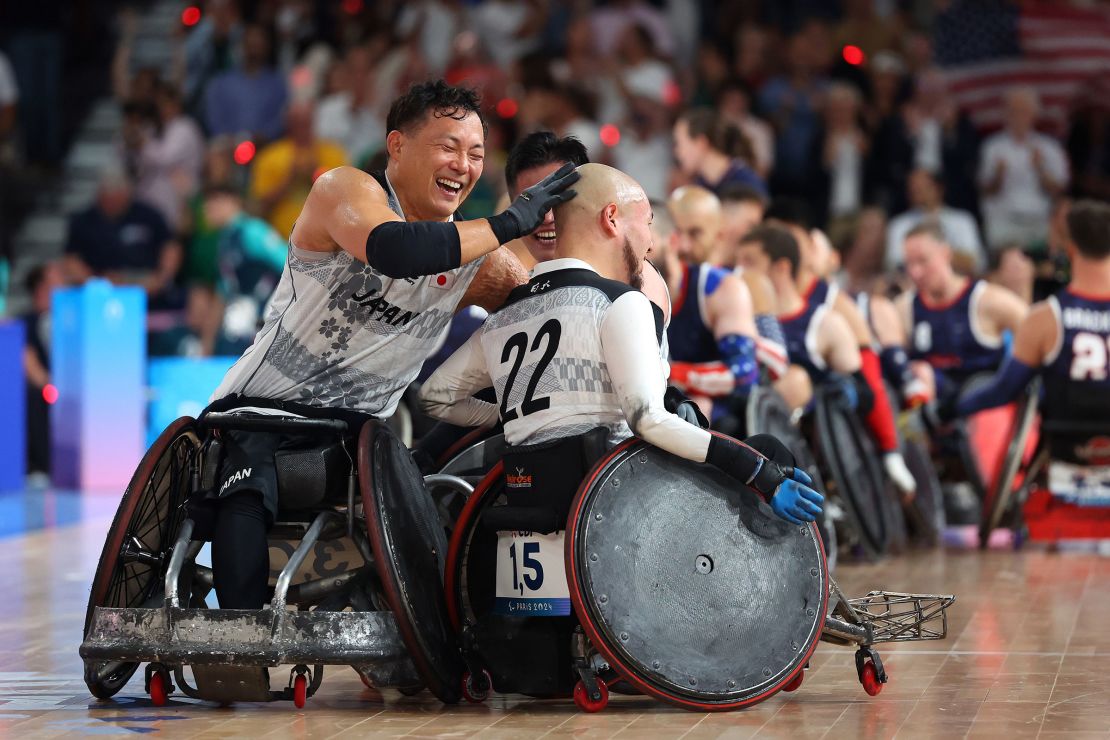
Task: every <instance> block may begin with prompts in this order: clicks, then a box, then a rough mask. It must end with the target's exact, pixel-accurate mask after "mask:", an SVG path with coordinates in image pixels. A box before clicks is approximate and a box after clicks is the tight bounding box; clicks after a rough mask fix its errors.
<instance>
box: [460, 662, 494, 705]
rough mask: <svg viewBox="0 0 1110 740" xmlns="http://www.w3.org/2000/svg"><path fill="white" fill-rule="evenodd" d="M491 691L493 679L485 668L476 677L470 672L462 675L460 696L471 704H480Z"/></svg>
mask: <svg viewBox="0 0 1110 740" xmlns="http://www.w3.org/2000/svg"><path fill="white" fill-rule="evenodd" d="M492 691H493V678H492V677H491V676H490V675H489V671H487V670H486V669H485V668H483V669H482V671H481V672H480V673H479V674H478V675H473V674H472V673H471V672H470V671H467V672H466V673H464V674H463V680H462V695H463V698H464V699H466V700H467V701H468V702H470V703H471V704H481V703H482V702H484V701H485V700H486V699H488V698H489V695H490V692H492Z"/></svg>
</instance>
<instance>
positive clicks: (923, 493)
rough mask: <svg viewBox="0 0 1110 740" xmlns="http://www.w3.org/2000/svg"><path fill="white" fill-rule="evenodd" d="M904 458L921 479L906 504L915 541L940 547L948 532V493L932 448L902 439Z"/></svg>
mask: <svg viewBox="0 0 1110 740" xmlns="http://www.w3.org/2000/svg"><path fill="white" fill-rule="evenodd" d="M901 449H902V457H903V458H905V460H906V467H907V468H909V469H910V472H911V473H913V478H914V480H915V481H916V482H917V493H916V494H914V497H913V500H912V501H910V503H909V505H908V506H906V507H905V512H906V523H907V524H908V525H909V529H910V536H911V537H912V538H913V540H914V541H916V542H918V543H921V544H923V545H927V546H929V547H936V546H937V545H939V544H940V543H941V538H942V537H943V535H944V527H945V516H944V492H943V490H942V489H941V485H940V479H939V478H938V477H937V471H936V468H935V467H934V466H933V461H932V459H930V457H929V451H928V450H927V449H925V448H924V447H923V446H922V445H921V443H920V442H918V441H917V440H914V439H903V440H902V445H901Z"/></svg>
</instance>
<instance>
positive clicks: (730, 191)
mask: <svg viewBox="0 0 1110 740" xmlns="http://www.w3.org/2000/svg"><path fill="white" fill-rule="evenodd" d="M717 197H718V198H720V200H721V203H722V204H725V203H758V204H759V205H760V206H761V207H762V208H766V207H767V196H765V195H764V194H763V193H761V192H760V191H758V190H756V189H755V188H753V187H752V186H751V185H745V184H744V183H742V182H734V183H729V184H728V185H725V186H724V187H723V188H721V191H720V192H719V193H717Z"/></svg>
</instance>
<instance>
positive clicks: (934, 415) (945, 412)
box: [921, 393, 960, 437]
mask: <svg viewBox="0 0 1110 740" xmlns="http://www.w3.org/2000/svg"><path fill="white" fill-rule="evenodd" d="M959 400H960V399H959V394H956V393H949V394H947V395H945V397H944V398H938V399H934V400H932V401H930V402H929V403H927V404H925V405H924V406H922V407H921V421H923V422H924V423H925V428H926V429H927V430H928V431H929V434H931V435H932V436H934V437H936V436H943V435H945V434H948V433H949V432H950V431H951V430H952V424H953V423H954V422H955V421H956V418H957V414H956V404H957V402H958V401H959Z"/></svg>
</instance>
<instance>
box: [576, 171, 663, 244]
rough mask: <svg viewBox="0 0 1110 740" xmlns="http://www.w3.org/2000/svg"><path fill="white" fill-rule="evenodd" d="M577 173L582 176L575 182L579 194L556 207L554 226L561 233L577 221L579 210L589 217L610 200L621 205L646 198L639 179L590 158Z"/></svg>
mask: <svg viewBox="0 0 1110 740" xmlns="http://www.w3.org/2000/svg"><path fill="white" fill-rule="evenodd" d="M578 174H579V175H581V178H580V179H579V180H578V182H576V183H575V184H574V192H576V193H578V195H576V196H575V197H573V198H571V199H570V200H569V201H567V202H566V203H563V204H561V205H558V206H556V207H555V228H556V230H558V231H559V232H561V233H562V232H563V229H565V228H567V227H568V226H570V227H572V228H573V227H576V226H577V225H578V224H580V223H581V218H582V213H586V214H588V215H589V216H590V217H591V218H592V217H594V216H597V215H598V214H599V213H601V211H602V210H603V209H604V208H605V207H606V206H607V205H609V204H614V205H616V206H617V207H618V208H622V207H624V206H627V205H628V204H630V203H636V202H639V201H643V202H645V203H646V202H647V199H648V198H647V195H646V194H645V193H644V189H643V188H642V187H640V183H638V182H636V181H635V180H633V179H632V178H631V177H629V176H628V175H626V174H625V173H623V172H621V171H620V170H618V169H616V168H615V167H609V166H607V165H604V164H597V163H594V162H589V163H587V164H584V165H581V166H580V167H579V168H578Z"/></svg>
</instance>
